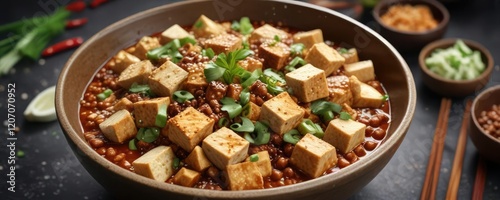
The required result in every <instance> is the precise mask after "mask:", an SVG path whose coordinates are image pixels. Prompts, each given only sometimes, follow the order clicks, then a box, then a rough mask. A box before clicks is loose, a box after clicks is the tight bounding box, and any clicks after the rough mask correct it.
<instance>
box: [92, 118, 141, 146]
mask: <svg viewBox="0 0 500 200" xmlns="http://www.w3.org/2000/svg"><path fill="white" fill-rule="evenodd" d="M99 128H100V129H101V131H102V133H103V134H104V136H105V137H106V138H108V139H109V140H111V141H113V142H116V143H120V144H121V143H123V142H125V141H127V140H129V139H131V138H133V137H135V135H136V134H137V128H136V127H135V123H134V118H132V115H130V112H128V111H127V110H119V111H117V112H115V113H113V114H112V115H111V116H109V118H107V119H106V120H104V121H103V122H102V123H100V124H99Z"/></svg>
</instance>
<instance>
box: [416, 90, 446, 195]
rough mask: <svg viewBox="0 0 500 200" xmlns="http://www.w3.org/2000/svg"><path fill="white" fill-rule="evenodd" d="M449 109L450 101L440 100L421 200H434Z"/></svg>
mask: <svg viewBox="0 0 500 200" xmlns="http://www.w3.org/2000/svg"><path fill="white" fill-rule="evenodd" d="M450 107H451V100H450V99H448V98H443V99H441V107H440V109H439V115H438V121H437V124H436V130H435V131H434V139H433V142H432V147H431V151H430V154H429V162H428V163H427V170H426V173H425V180H424V186H423V188H422V191H421V194H420V199H421V200H424V199H435V195H436V188H437V183H438V180H439V169H440V167H441V159H442V156H443V148H444V141H445V138H446V131H447V127H448V116H449V112H450Z"/></svg>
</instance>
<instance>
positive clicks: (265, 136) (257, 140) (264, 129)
mask: <svg viewBox="0 0 500 200" xmlns="http://www.w3.org/2000/svg"><path fill="white" fill-rule="evenodd" d="M254 136H255V137H254ZM244 138H245V139H246V140H247V141H248V142H250V143H252V144H255V145H262V144H267V143H268V142H269V140H270V139H271V133H270V132H269V127H268V126H267V125H266V124H264V123H262V122H259V121H257V122H255V130H254V132H253V133H248V132H247V133H245V135H244Z"/></svg>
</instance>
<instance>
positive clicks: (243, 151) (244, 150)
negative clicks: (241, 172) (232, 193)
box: [202, 127, 250, 170]
mask: <svg viewBox="0 0 500 200" xmlns="http://www.w3.org/2000/svg"><path fill="white" fill-rule="evenodd" d="M249 146H250V143H249V142H248V141H247V140H245V139H244V138H242V137H241V136H239V135H238V134H236V133H235V132H233V131H232V130H231V129H228V128H226V127H222V128H221V129H219V130H217V131H216V132H214V133H212V134H210V135H209V136H207V137H206V138H205V139H204V140H203V144H202V149H203V152H205V155H206V156H207V158H208V160H210V161H211V162H212V163H213V164H214V165H215V166H216V167H218V168H219V169H222V170H224V169H226V166H228V165H232V164H236V163H239V162H241V161H243V160H245V158H246V157H247V154H248V147H249Z"/></svg>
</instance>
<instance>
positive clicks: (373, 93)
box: [349, 76, 384, 108]
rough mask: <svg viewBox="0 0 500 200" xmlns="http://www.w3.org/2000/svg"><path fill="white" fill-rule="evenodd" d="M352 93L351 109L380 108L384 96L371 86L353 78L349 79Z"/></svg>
mask: <svg viewBox="0 0 500 200" xmlns="http://www.w3.org/2000/svg"><path fill="white" fill-rule="evenodd" d="M349 82H350V84H351V91H352V97H353V102H352V107H353V108H361V107H369V108H380V106H382V104H383V103H384V96H383V95H382V94H381V93H380V92H379V91H377V89H375V88H373V87H372V86H370V85H368V84H366V83H363V82H361V81H359V80H358V78H356V77H355V76H351V77H349Z"/></svg>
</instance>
